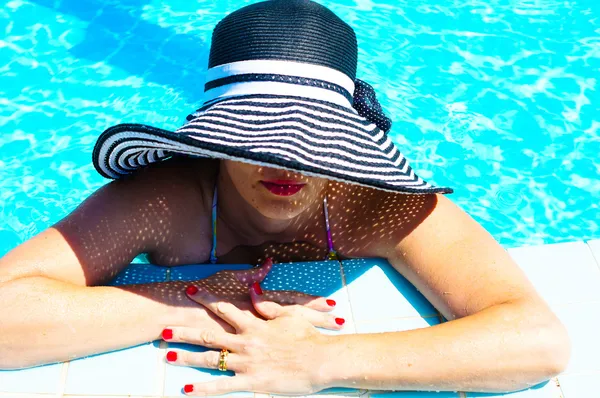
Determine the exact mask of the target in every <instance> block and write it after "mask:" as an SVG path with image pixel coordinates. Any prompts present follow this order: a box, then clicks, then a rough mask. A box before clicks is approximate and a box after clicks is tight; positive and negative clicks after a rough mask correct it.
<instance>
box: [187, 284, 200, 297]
mask: <svg viewBox="0 0 600 398" xmlns="http://www.w3.org/2000/svg"><path fill="white" fill-rule="evenodd" d="M185 291H186V293H187V294H189V295H190V296H193V295H194V294H196V293H198V288H197V287H196V286H194V285H190V286H188V288H187V289H185Z"/></svg>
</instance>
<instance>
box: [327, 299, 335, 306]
mask: <svg viewBox="0 0 600 398" xmlns="http://www.w3.org/2000/svg"><path fill="white" fill-rule="evenodd" d="M327 304H328V305H329V306H330V307H335V300H327Z"/></svg>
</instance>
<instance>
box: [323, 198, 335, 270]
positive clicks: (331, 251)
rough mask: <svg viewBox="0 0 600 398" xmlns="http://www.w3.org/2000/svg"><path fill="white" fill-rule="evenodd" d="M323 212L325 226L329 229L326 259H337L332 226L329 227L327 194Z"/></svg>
mask: <svg viewBox="0 0 600 398" xmlns="http://www.w3.org/2000/svg"><path fill="white" fill-rule="evenodd" d="M323 213H324V214H325V228H326V229H327V247H328V249H329V253H328V254H327V258H326V260H337V259H338V256H337V252H336V251H335V249H334V248H333V239H332V238H331V228H330V227H329V212H328V211H327V196H325V199H323Z"/></svg>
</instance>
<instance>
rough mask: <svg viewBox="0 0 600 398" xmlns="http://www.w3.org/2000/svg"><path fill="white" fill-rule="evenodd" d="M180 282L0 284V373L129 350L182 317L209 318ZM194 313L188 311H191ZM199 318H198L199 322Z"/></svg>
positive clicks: (43, 280)
mask: <svg viewBox="0 0 600 398" xmlns="http://www.w3.org/2000/svg"><path fill="white" fill-rule="evenodd" d="M185 286H186V285H185V282H164V283H153V284H145V285H130V286H122V287H107V286H96V287H83V286H76V285H72V284H68V283H64V282H59V281H56V280H52V279H48V278H44V277H31V278H23V279H17V280H13V281H10V282H5V283H2V284H0V305H1V308H0V325H1V328H0V330H1V332H0V369H17V368H23V367H31V366H37V365H41V364H46V363H53V362H60V361H65V360H70V359H74V358H78V357H82V356H86V355H91V354H95V353H100V352H106V351H111V350H115V349H120V348H124V347H130V346H134V345H137V344H141V343H144V342H148V341H152V340H155V339H157V338H160V334H161V332H162V330H163V328H164V327H166V326H169V325H178V324H181V323H180V320H181V318H182V315H183V314H184V311H185V312H186V316H189V313H190V312H192V313H194V314H195V312H196V311H197V312H198V317H199V319H207V320H209V319H210V318H209V317H208V316H207V315H206V310H205V309H204V308H203V307H201V306H198V304H196V303H193V302H191V301H190V300H189V299H188V298H187V297H186V296H185V292H184V289H185ZM192 306H193V307H195V308H191V307H192ZM202 316H203V318H202Z"/></svg>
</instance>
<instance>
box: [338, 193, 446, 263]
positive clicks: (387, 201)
mask: <svg viewBox="0 0 600 398" xmlns="http://www.w3.org/2000/svg"><path fill="white" fill-rule="evenodd" d="M336 186H337V189H334V192H335V194H334V195H333V197H332V198H334V200H333V201H331V203H332V204H333V205H334V207H333V209H332V210H333V211H330V213H331V218H332V219H331V220H330V222H331V223H332V225H333V227H332V230H333V238H334V241H336V235H338V237H337V240H338V241H339V242H340V243H342V242H343V243H342V244H344V247H343V248H344V249H346V250H342V251H343V252H344V254H346V255H347V256H349V257H357V256H358V257H364V256H367V257H370V256H379V255H381V253H382V252H384V251H387V250H389V249H390V248H392V247H394V246H395V245H397V244H398V243H399V242H400V241H401V240H402V239H404V238H405V237H406V236H407V235H408V234H410V232H411V231H412V230H414V229H415V228H416V226H417V225H418V224H419V223H421V222H422V221H423V220H424V219H425V218H426V217H427V215H428V214H429V213H431V211H432V209H433V207H435V204H436V202H437V197H436V195H434V194H422V195H418V194H405V193H396V192H388V191H383V190H379V189H374V188H369V187H363V186H359V185H349V184H339V183H336Z"/></svg>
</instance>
